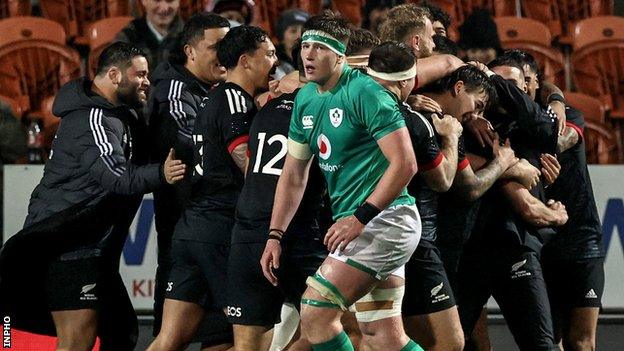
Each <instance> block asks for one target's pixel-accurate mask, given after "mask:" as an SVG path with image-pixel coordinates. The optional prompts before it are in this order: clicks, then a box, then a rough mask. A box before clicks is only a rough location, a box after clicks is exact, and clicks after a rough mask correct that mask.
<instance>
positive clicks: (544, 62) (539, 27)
mask: <svg viewBox="0 0 624 351" xmlns="http://www.w3.org/2000/svg"><path fill="white" fill-rule="evenodd" d="M494 20H495V21H496V26H497V27H498V36H499V37H500V40H501V45H502V46H503V48H505V49H521V50H524V51H527V52H528V53H530V54H531V55H533V56H534V57H535V60H537V63H538V65H539V68H540V70H541V71H542V74H543V75H544V78H545V79H546V80H547V81H550V82H553V83H555V84H557V85H558V86H560V87H564V86H565V64H564V59H563V55H562V54H561V53H560V52H558V51H556V50H555V49H553V48H552V47H551V41H552V36H551V34H550V31H549V30H548V27H547V26H546V25H545V24H543V23H540V22H538V21H535V20H532V19H530V18H520V17H496V18H494Z"/></svg>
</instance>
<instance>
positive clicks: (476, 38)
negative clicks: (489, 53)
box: [458, 9, 502, 55]
mask: <svg viewBox="0 0 624 351" xmlns="http://www.w3.org/2000/svg"><path fill="white" fill-rule="evenodd" d="M458 44H459V46H460V47H461V48H462V49H464V50H468V49H487V48H493V49H495V50H496V51H497V52H498V54H499V55H500V53H501V52H502V49H501V43H500V38H499V37H498V29H497V27H496V22H494V19H493V18H492V15H491V14H490V12H489V11H487V10H485V9H476V10H474V11H473V12H472V14H471V15H470V16H468V18H466V20H465V21H464V23H462V25H461V26H459V42H458Z"/></svg>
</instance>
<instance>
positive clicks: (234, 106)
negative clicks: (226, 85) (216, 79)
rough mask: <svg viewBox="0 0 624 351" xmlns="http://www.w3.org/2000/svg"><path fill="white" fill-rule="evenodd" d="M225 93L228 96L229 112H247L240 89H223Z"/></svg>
mask: <svg viewBox="0 0 624 351" xmlns="http://www.w3.org/2000/svg"><path fill="white" fill-rule="evenodd" d="M225 95H227V98H228V106H229V107H230V113H231V114H235V113H247V103H246V102H245V98H244V97H243V93H242V92H241V91H240V90H234V89H225Z"/></svg>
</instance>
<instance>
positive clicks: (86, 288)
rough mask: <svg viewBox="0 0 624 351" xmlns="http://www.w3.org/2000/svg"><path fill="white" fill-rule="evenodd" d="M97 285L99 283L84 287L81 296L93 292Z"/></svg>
mask: <svg viewBox="0 0 624 351" xmlns="http://www.w3.org/2000/svg"><path fill="white" fill-rule="evenodd" d="M96 284H97V283H93V284H89V285H85V286H83V287H82V291H81V292H80V293H81V294H86V293H88V292H89V291H91V290H93V288H95V285H96Z"/></svg>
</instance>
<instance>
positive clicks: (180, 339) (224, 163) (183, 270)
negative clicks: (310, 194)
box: [149, 26, 277, 350]
mask: <svg viewBox="0 0 624 351" xmlns="http://www.w3.org/2000/svg"><path fill="white" fill-rule="evenodd" d="M217 55H218V58H219V62H220V63H221V64H222V65H223V66H224V67H225V68H226V70H227V71H228V73H227V80H226V82H225V83H224V84H222V85H220V86H219V87H218V88H216V89H215V90H213V91H212V92H211V94H210V96H209V98H208V100H207V101H205V102H203V103H202V105H203V106H201V109H200V111H199V114H198V116H197V120H196V122H195V130H194V133H193V138H194V142H195V145H196V161H197V164H196V165H195V167H194V184H193V189H192V195H191V198H190V199H189V201H188V204H187V207H186V208H185V210H184V212H183V214H182V217H181V218H180V220H179V221H178V224H177V225H176V228H175V233H174V236H173V244H172V257H173V266H172V269H171V273H170V275H169V281H168V283H167V292H166V299H165V307H164V313H163V325H162V329H161V332H160V333H159V335H158V337H157V338H156V340H155V341H154V342H153V343H152V345H151V346H150V348H149V350H178V349H181V348H183V347H184V345H186V344H187V343H189V342H190V340H191V338H192V337H193V334H194V333H195V331H196V329H197V326H198V324H199V322H200V321H201V319H202V316H203V315H204V313H205V311H219V310H224V311H225V307H226V297H225V284H224V282H225V281H226V269H227V260H228V255H229V248H230V241H231V231H232V227H233V225H234V210H235V206H236V201H237V199H238V195H239V192H240V190H241V188H242V185H243V177H244V171H245V167H246V165H247V156H246V153H247V142H248V139H249V136H248V135H249V126H250V124H251V120H252V117H253V115H254V114H255V112H256V109H255V105H254V103H253V96H254V95H255V94H256V92H257V91H258V90H260V89H263V88H265V87H266V86H267V85H268V79H269V73H270V72H271V71H272V70H273V69H274V66H275V63H276V61H277V59H276V56H275V47H274V46H273V44H272V43H271V41H270V39H269V37H268V35H267V34H266V33H265V32H264V31H263V30H262V29H260V28H257V27H251V26H240V27H236V28H234V29H232V30H230V31H229V32H228V33H227V34H226V35H225V37H224V38H223V39H222V40H221V41H220V42H219V43H218V44H217ZM221 317H222V318H223V319H225V315H221ZM221 326H222V324H219V327H221ZM223 328H224V329H225V330H223V332H224V336H226V335H227V332H228V330H229V328H228V327H227V326H225V327H223ZM230 333H231V330H230ZM230 338H231V335H230ZM230 342H231V339H230V340H226V339H225V338H224V340H220V342H219V343H220V344H226V343H230ZM215 343H216V341H215Z"/></svg>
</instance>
